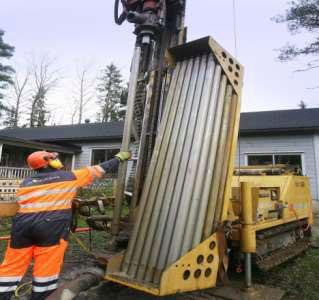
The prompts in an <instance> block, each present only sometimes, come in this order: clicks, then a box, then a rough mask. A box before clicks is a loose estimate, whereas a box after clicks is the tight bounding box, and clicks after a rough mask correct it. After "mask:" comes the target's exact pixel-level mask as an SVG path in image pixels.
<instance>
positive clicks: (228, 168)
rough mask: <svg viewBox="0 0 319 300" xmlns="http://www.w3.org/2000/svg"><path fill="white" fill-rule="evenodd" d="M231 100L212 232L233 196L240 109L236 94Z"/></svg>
mask: <svg viewBox="0 0 319 300" xmlns="http://www.w3.org/2000/svg"><path fill="white" fill-rule="evenodd" d="M231 101H232V104H231V109H230V116H229V119H230V121H229V129H228V137H227V145H226V150H225V152H224V156H225V160H224V166H223V167H222V175H221V183H220V188H219V191H218V197H217V205H216V210H215V216H214V223H213V230H212V232H215V231H216V230H217V227H218V225H219V224H220V223H221V222H222V214H223V210H224V208H226V203H228V201H229V199H230V197H231V178H232V175H233V168H232V166H233V164H234V158H235V157H234V155H235V151H236V146H237V143H235V142H234V139H235V137H234V134H237V130H235V123H236V118H237V114H239V112H237V110H239V109H240V108H239V104H238V97H237V95H236V94H233V95H232V100H231ZM236 140H237V139H236ZM232 156H233V157H232ZM227 180H229V182H228V183H227ZM212 232H211V233H212Z"/></svg>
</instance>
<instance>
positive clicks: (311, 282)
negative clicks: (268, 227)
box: [0, 202, 319, 300]
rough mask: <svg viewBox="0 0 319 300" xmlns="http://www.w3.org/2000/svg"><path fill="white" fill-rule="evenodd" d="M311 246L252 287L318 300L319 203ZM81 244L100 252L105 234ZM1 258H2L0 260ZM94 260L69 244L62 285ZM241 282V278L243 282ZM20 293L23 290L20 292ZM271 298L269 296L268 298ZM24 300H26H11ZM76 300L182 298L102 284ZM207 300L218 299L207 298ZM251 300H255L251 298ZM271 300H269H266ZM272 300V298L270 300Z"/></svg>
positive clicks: (290, 299)
mask: <svg viewBox="0 0 319 300" xmlns="http://www.w3.org/2000/svg"><path fill="white" fill-rule="evenodd" d="M313 206H314V221H315V224H314V226H313V229H312V230H313V243H314V247H313V248H311V249H309V250H308V251H307V252H306V253H305V254H304V255H302V256H300V257H298V258H296V259H294V260H292V261H290V262H288V263H286V264H284V265H282V266H280V267H277V268H275V269H274V270H272V271H271V272H267V273H261V272H258V271H255V272H254V274H253V276H254V277H253V278H254V281H255V283H257V284H263V285H266V286H269V287H276V288H280V289H282V290H284V291H285V292H286V295H285V297H284V298H283V299H284V300H297V299H298V300H302V299H306V300H308V299H309V300H315V299H318V300H319V285H318V283H319V248H317V247H319V202H315V203H314V205H313ZM77 236H78V237H79V238H80V239H81V240H83V241H84V242H85V244H86V246H87V247H88V248H92V249H100V250H102V249H103V247H104V245H105V243H106V241H107V239H106V237H105V235H104V233H93V234H92V235H91V236H89V234H88V233H81V234H78V235H77ZM89 241H91V242H89ZM4 247H5V243H4V242H1V243H0V256H2V255H3V252H4V251H3V250H4ZM0 258H2V257H0ZM95 265H96V262H95V260H94V258H92V257H91V256H90V255H88V254H87V253H85V252H84V251H83V249H81V248H80V247H79V246H78V244H77V243H75V242H74V241H73V240H70V246H69V249H68V251H67V254H66V257H65V264H64V268H63V272H62V274H61V284H62V283H63V282H67V281H70V280H72V279H74V278H76V277H77V276H78V274H80V273H81V272H83V271H84V270H86V269H87V268H88V267H91V266H95ZM30 278H31V272H30V271H29V272H28V275H27V276H26V277H25V279H24V282H27V281H28V280H30ZM242 279H243V278H242ZM21 292H22V293H23V290H22V291H21ZM269 296H270V295H269ZM14 299H20V300H27V299H28V296H26V297H20V298H14ZM76 299H78V300H84V299H85V300H102V299H103V300H104V299H106V300H107V299H112V300H118V299H119V300H120V299H121V300H122V299H123V300H128V299H132V300H155V299H162V300H181V299H182V298H181V296H173V297H165V298H163V297H161V298H158V297H153V296H149V295H146V294H143V293H139V292H136V291H134V290H131V289H127V288H125V287H122V286H119V285H115V284H112V283H107V282H104V283H101V284H100V285H99V286H97V287H94V288H92V289H90V290H89V291H86V292H82V293H81V294H80V295H79V296H77V297H76ZM209 299H221V298H215V297H213V296H212V297H210V298H209ZM253 299H254V300H255V299H257V298H253ZM266 299H270V298H266ZM272 299H273V298H272Z"/></svg>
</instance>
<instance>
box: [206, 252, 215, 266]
mask: <svg viewBox="0 0 319 300" xmlns="http://www.w3.org/2000/svg"><path fill="white" fill-rule="evenodd" d="M213 260H214V255H213V254H210V255H208V256H207V262H208V263H209V264H210V263H212V262H213Z"/></svg>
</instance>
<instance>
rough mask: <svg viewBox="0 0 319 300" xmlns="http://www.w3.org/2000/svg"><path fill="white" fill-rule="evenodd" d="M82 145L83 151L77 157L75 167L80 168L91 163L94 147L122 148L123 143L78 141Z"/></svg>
mask: <svg viewBox="0 0 319 300" xmlns="http://www.w3.org/2000/svg"><path fill="white" fill-rule="evenodd" d="M77 145H79V146H81V148H82V152H81V153H80V154H77V155H76V157H75V164H74V168H75V169H79V168H83V167H84V166H89V165H91V155H92V150H93V149H120V148H121V143H107V142H104V143H80V144H79V143H78V144H77Z"/></svg>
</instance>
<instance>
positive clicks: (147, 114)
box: [130, 71, 156, 223]
mask: <svg viewBox="0 0 319 300" xmlns="http://www.w3.org/2000/svg"><path fill="white" fill-rule="evenodd" d="M155 77H156V72H155V71H153V72H152V73H151V75H150V80H149V83H148V87H147V94H146V102H145V108H144V115H143V125H142V133H141V138H140V143H139V153H138V160H137V166H136V172H135V179H134V190H133V191H134V192H133V198H132V202H131V205H130V221H131V222H132V223H133V222H134V217H135V216H134V213H135V208H136V206H137V202H138V198H139V197H140V189H139V187H140V184H141V181H142V172H143V166H144V164H145V157H142V155H145V146H146V139H147V132H148V123H149V117H150V107H151V103H152V99H153V87H154V81H155Z"/></svg>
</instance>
